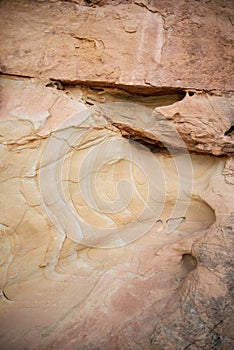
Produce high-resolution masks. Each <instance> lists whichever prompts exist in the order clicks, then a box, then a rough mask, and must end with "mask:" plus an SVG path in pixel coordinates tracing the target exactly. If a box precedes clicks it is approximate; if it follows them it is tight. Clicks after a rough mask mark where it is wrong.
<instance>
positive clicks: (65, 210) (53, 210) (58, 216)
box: [39, 103, 192, 244]
mask: <svg viewBox="0 0 234 350" xmlns="http://www.w3.org/2000/svg"><path fill="white" fill-rule="evenodd" d="M113 104H115V105H116V103H112V106H113ZM121 105H122V106H123V103H122V104H121ZM125 105H126V103H125ZM127 105H128V106H127V107H129V105H130V106H131V107H132V105H133V104H129V103H128V104H127ZM137 108H139V105H137ZM143 109H144V111H147V112H148V111H149V108H147V107H144V108H143ZM150 111H151V110H150ZM90 114H91V111H90V113H87V111H86V119H83V120H82V122H81V123H80V125H81V124H82V123H83V122H84V121H86V122H87V119H88V117H90ZM78 115H79V114H78ZM78 115H77V116H78ZM71 119H72V118H71ZM92 121H93V120H92ZM70 122H71V121H70ZM67 123H68V121H66V125H67ZM167 123H168V122H167ZM91 124H93V123H91ZM70 125H71V123H70ZM71 126H72V125H71ZM92 126H93V125H92ZM169 128H170V130H171V132H172V133H174V135H176V140H177V141H178V140H179V145H181V146H182V147H181V148H183V149H184V150H185V152H184V155H185V156H186V157H185V159H186V162H187V164H185V168H187V173H189V176H188V179H189V180H190V181H189V185H190V186H187V189H186V190H187V192H190V193H192V166H191V164H192V163H191V159H190V156H189V153H188V151H187V149H186V146H185V144H184V142H183V140H182V138H181V136H180V135H179V133H178V132H177V130H176V129H172V128H171V125H169ZM57 132H60V134H61V129H59V130H57ZM64 133H66V134H67V135H66V136H65V137H64V138H62V141H65V142H66V145H65V148H66V147H67V148H68V149H69V148H70V146H71V147H72V146H73V143H74V142H76V141H77V136H76V137H75V139H74V141H73V142H68V140H67V139H68V138H69V137H70V136H71V135H72V134H73V135H72V136H73V137H74V130H72V132H71V131H70V133H69V131H68V130H67V129H65V130H64ZM79 133H80V130H79ZM84 133H85V132H84V131H83V133H82V132H81V134H80V135H78V137H79V136H83V134H84ZM157 137H158V138H159V140H160V142H162V143H163V144H164V145H166V148H167V149H168V151H169V153H170V155H171V156H172V158H173V160H174V162H175V166H176V169H177V173H178V177H179V191H178V195H177V199H176V204H175V206H174V209H173V214H175V213H176V212H177V210H178V209H179V212H180V216H185V215H184V214H185V212H186V210H187V209H188V207H189V203H190V201H187V202H186V203H187V204H186V205H185V207H184V208H183V210H182V213H181V208H180V207H179V204H178V200H179V198H180V197H181V196H182V194H183V189H184V187H183V186H182V178H183V176H182V171H184V166H183V169H181V163H180V162H179V161H178V160H180V159H179V158H178V157H175V151H174V150H173V148H171V147H168V144H167V143H166V142H165V140H164V139H163V137H162V135H160V134H159V135H157ZM104 139H105V138H104ZM53 140H55V139H52V140H51V141H52V142H48V144H47V145H46V149H45V151H44V154H43V156H42V160H41V163H42V165H43V161H44V162H45V161H46V163H47V164H51V162H50V161H49V162H48V159H47V157H46V155H47V156H48V154H47V153H48V152H49V148H50V149H53V147H52V145H53ZM57 141H58V139H57ZM109 141H110V140H109ZM55 142H56V141H55ZM98 145H99V144H98ZM48 147H49V148H48ZM129 147H130V145H129ZM142 147H143V146H142ZM55 149H56V150H57V153H61V149H63V157H58V155H57V153H56V152H55V154H54V155H55V156H57V157H56V159H60V160H59V162H57V167H55V166H54V168H55V169H54V170H53V169H52V181H53V180H54V182H55V183H54V184H53V183H51V180H50V181H49V186H51V185H52V190H53V187H54V190H53V192H54V193H55V194H56V192H57V195H55V197H57V202H55V203H52V205H51V204H48V201H47V200H46V199H47V188H48V182H47V181H46V180H47V176H46V174H45V172H43V171H42V172H41V171H40V172H39V182H40V188H41V193H42V197H43V202H44V207H45V209H46V211H47V214H48V216H49V217H50V218H51V220H52V222H53V223H54V224H55V226H56V227H57V228H58V229H59V231H60V232H61V231H62V232H61V233H62V234H63V235H64V234H65V235H68V236H69V237H70V238H72V239H73V240H75V241H77V230H78V231H79V232H80V235H79V239H78V242H82V239H84V235H83V234H82V228H81V226H80V223H81V222H84V221H85V220H83V219H82V218H80V217H79V216H78V213H77V212H76V211H75V208H74V206H73V205H72V206H71V205H69V204H68V203H67V201H66V200H65V196H64V191H63V188H62V189H61V188H60V185H61V184H62V168H63V167H64V162H65V158H67V157H66V154H67V152H64V146H63V147H62V146H61V145H60V148H59V147H55ZM89 153H90V151H89ZM49 156H51V155H50V153H49ZM152 156H153V155H152ZM69 158H71V153H70V156H69ZM153 158H154V159H155V157H154V156H153ZM186 162H185V163H186ZM130 163H131V162H130ZM136 163H137V164H138V161H136ZM54 165H56V162H55V163H54ZM138 165H139V164H138ZM42 168H43V166H42ZM131 168H132V164H131ZM43 173H44V175H45V176H44V177H43ZM151 176H152V174H150V175H149V177H147V180H148V183H150V182H152V181H149V180H150V179H151ZM131 178H132V173H131ZM58 179H59V180H60V181H57V180H58ZM45 181H46V186H45ZM57 182H58V183H57ZM133 183H134V181H133ZM190 199H191V197H190ZM59 202H60V206H59ZM70 203H72V201H71V202H70ZM54 204H56V205H54ZM164 205H165V201H164V203H163V206H164ZM71 212H73V214H72V213H71ZM77 216H78V218H79V220H78V219H77ZM69 217H70V219H71V220H72V221H73V220H74V221H75V227H74V222H73V224H72V227H73V229H72V231H73V232H71V230H69V232H67V230H68V229H69V225H70V224H71V223H67V220H68V219H69ZM137 219H138V220H139V219H140V218H139V217H138V218H137ZM156 220H157V218H155V220H154V221H153V223H155V222H156ZM85 223H86V224H87V222H86V221H85ZM138 223H139V221H138ZM169 224H170V225H169ZM169 224H168V225H167V232H168V233H171V232H172V231H174V230H175V229H176V228H177V227H178V225H179V224H180V223H179V222H178V220H177V221H176V222H172V225H171V223H170V222H169ZM64 225H65V228H64ZM88 226H89V227H88V232H91V231H90V225H88ZM131 226H132V223H131V225H130V227H131ZM143 226H144V225H143ZM169 226H170V227H169ZM127 227H128V224H127V225H125V226H124V228H125V230H126V229H127ZM150 227H152V222H151V223H149V228H150ZM96 230H97V228H96ZM101 231H102V232H103V231H105V232H106V234H108V233H111V232H112V229H105V228H102V229H101ZM146 231H148V229H147V230H146V228H144V230H143V233H141V234H140V237H141V236H142V235H144V233H145V232H146ZM91 233H92V232H91ZM117 233H118V236H119V228H117ZM119 237H120V236H119ZM138 238H139V236H138V237H137V238H136V239H138ZM134 240H135V239H134ZM130 241H132V238H131V239H130ZM130 241H128V242H126V244H128V243H130Z"/></svg>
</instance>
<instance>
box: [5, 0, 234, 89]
mask: <svg viewBox="0 0 234 350" xmlns="http://www.w3.org/2000/svg"><path fill="white" fill-rule="evenodd" d="M42 13H43V15H42ZM1 14H2V21H1V30H0V33H1V36H0V40H1V52H0V56H1V64H0V67H1V72H3V73H7V74H15V75H24V76H31V77H49V78H52V79H56V80H61V81H64V82H72V83H83V84H89V85H94V86H95V85H96V86H97V85H99V86H100V85H102V84H105V85H106V84H109V85H118V86H125V87H126V88H127V89H128V90H129V89H135V90H136V91H139V92H140V91H142V92H144V93H147V91H150V92H152V91H157V90H160V89H162V88H167V89H169V90H170V89H171V88H175V87H178V88H186V89H198V90H209V91H210V90H213V91H215V90H221V91H231V90H233V81H232V79H231V76H232V74H233V61H232V58H233V44H232V40H233V35H234V32H233V2H232V1H221V2H220V1H212V2H208V1H206V2H199V3H198V2H197V1H195V0H190V1H185V0H179V1H121V2H119V1H116V2H114V3H113V1H96V2H93V1H66V2H65V1H56V2H50V1H33V2H32V1H27V0H24V1H2V2H1Z"/></svg>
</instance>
